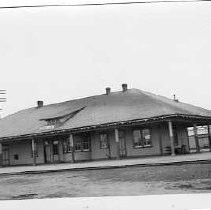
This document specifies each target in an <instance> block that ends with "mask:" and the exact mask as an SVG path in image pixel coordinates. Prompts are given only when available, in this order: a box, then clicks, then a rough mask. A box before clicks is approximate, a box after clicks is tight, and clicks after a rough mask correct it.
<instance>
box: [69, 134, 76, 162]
mask: <svg viewBox="0 0 211 210" xmlns="http://www.w3.org/2000/svg"><path fill="white" fill-rule="evenodd" d="M69 144H70V147H71V153H72V162H73V163H75V145H74V139H73V134H70V136H69Z"/></svg>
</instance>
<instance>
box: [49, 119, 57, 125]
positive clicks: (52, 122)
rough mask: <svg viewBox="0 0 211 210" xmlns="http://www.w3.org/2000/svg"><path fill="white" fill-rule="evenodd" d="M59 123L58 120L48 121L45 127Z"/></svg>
mask: <svg viewBox="0 0 211 210" xmlns="http://www.w3.org/2000/svg"><path fill="white" fill-rule="evenodd" d="M58 123H59V120H58V119H50V120H47V125H56V124H58Z"/></svg>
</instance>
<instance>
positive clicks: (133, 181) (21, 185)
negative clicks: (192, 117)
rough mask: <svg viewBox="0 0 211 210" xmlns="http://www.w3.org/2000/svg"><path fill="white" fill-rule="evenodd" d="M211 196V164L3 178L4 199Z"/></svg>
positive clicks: (1, 194) (0, 193)
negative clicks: (187, 194) (199, 194)
mask: <svg viewBox="0 0 211 210" xmlns="http://www.w3.org/2000/svg"><path fill="white" fill-rule="evenodd" d="M203 192H206V193H210V192H211V164H210V163H194V164H193V163H192V164H176V165H165V166H146V167H143V166H139V167H137V166H130V167H125V168H113V169H100V170H83V171H63V172H62V171H60V172H59V171H58V172H53V173H42V174H19V175H1V178H0V199H29V198H56V197H79V196H116V195H149V194H172V193H203Z"/></svg>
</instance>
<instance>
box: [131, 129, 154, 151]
mask: <svg viewBox="0 0 211 210" xmlns="http://www.w3.org/2000/svg"><path fill="white" fill-rule="evenodd" d="M144 130H148V131H149V135H150V139H149V140H146V138H144V136H143V131H144ZM134 131H139V132H140V139H141V140H139V143H140V142H142V141H143V144H142V145H135V143H136V142H135V138H134ZM132 137H133V148H134V149H142V148H150V147H153V144H152V131H151V128H135V129H133V130H132ZM147 141H149V142H150V144H146V142H147Z"/></svg>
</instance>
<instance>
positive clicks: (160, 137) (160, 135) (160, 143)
mask: <svg viewBox="0 0 211 210" xmlns="http://www.w3.org/2000/svg"><path fill="white" fill-rule="evenodd" d="M158 129H159V131H158V132H159V145H160V154H161V155H163V143H162V126H161V125H160V126H159V127H158Z"/></svg>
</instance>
